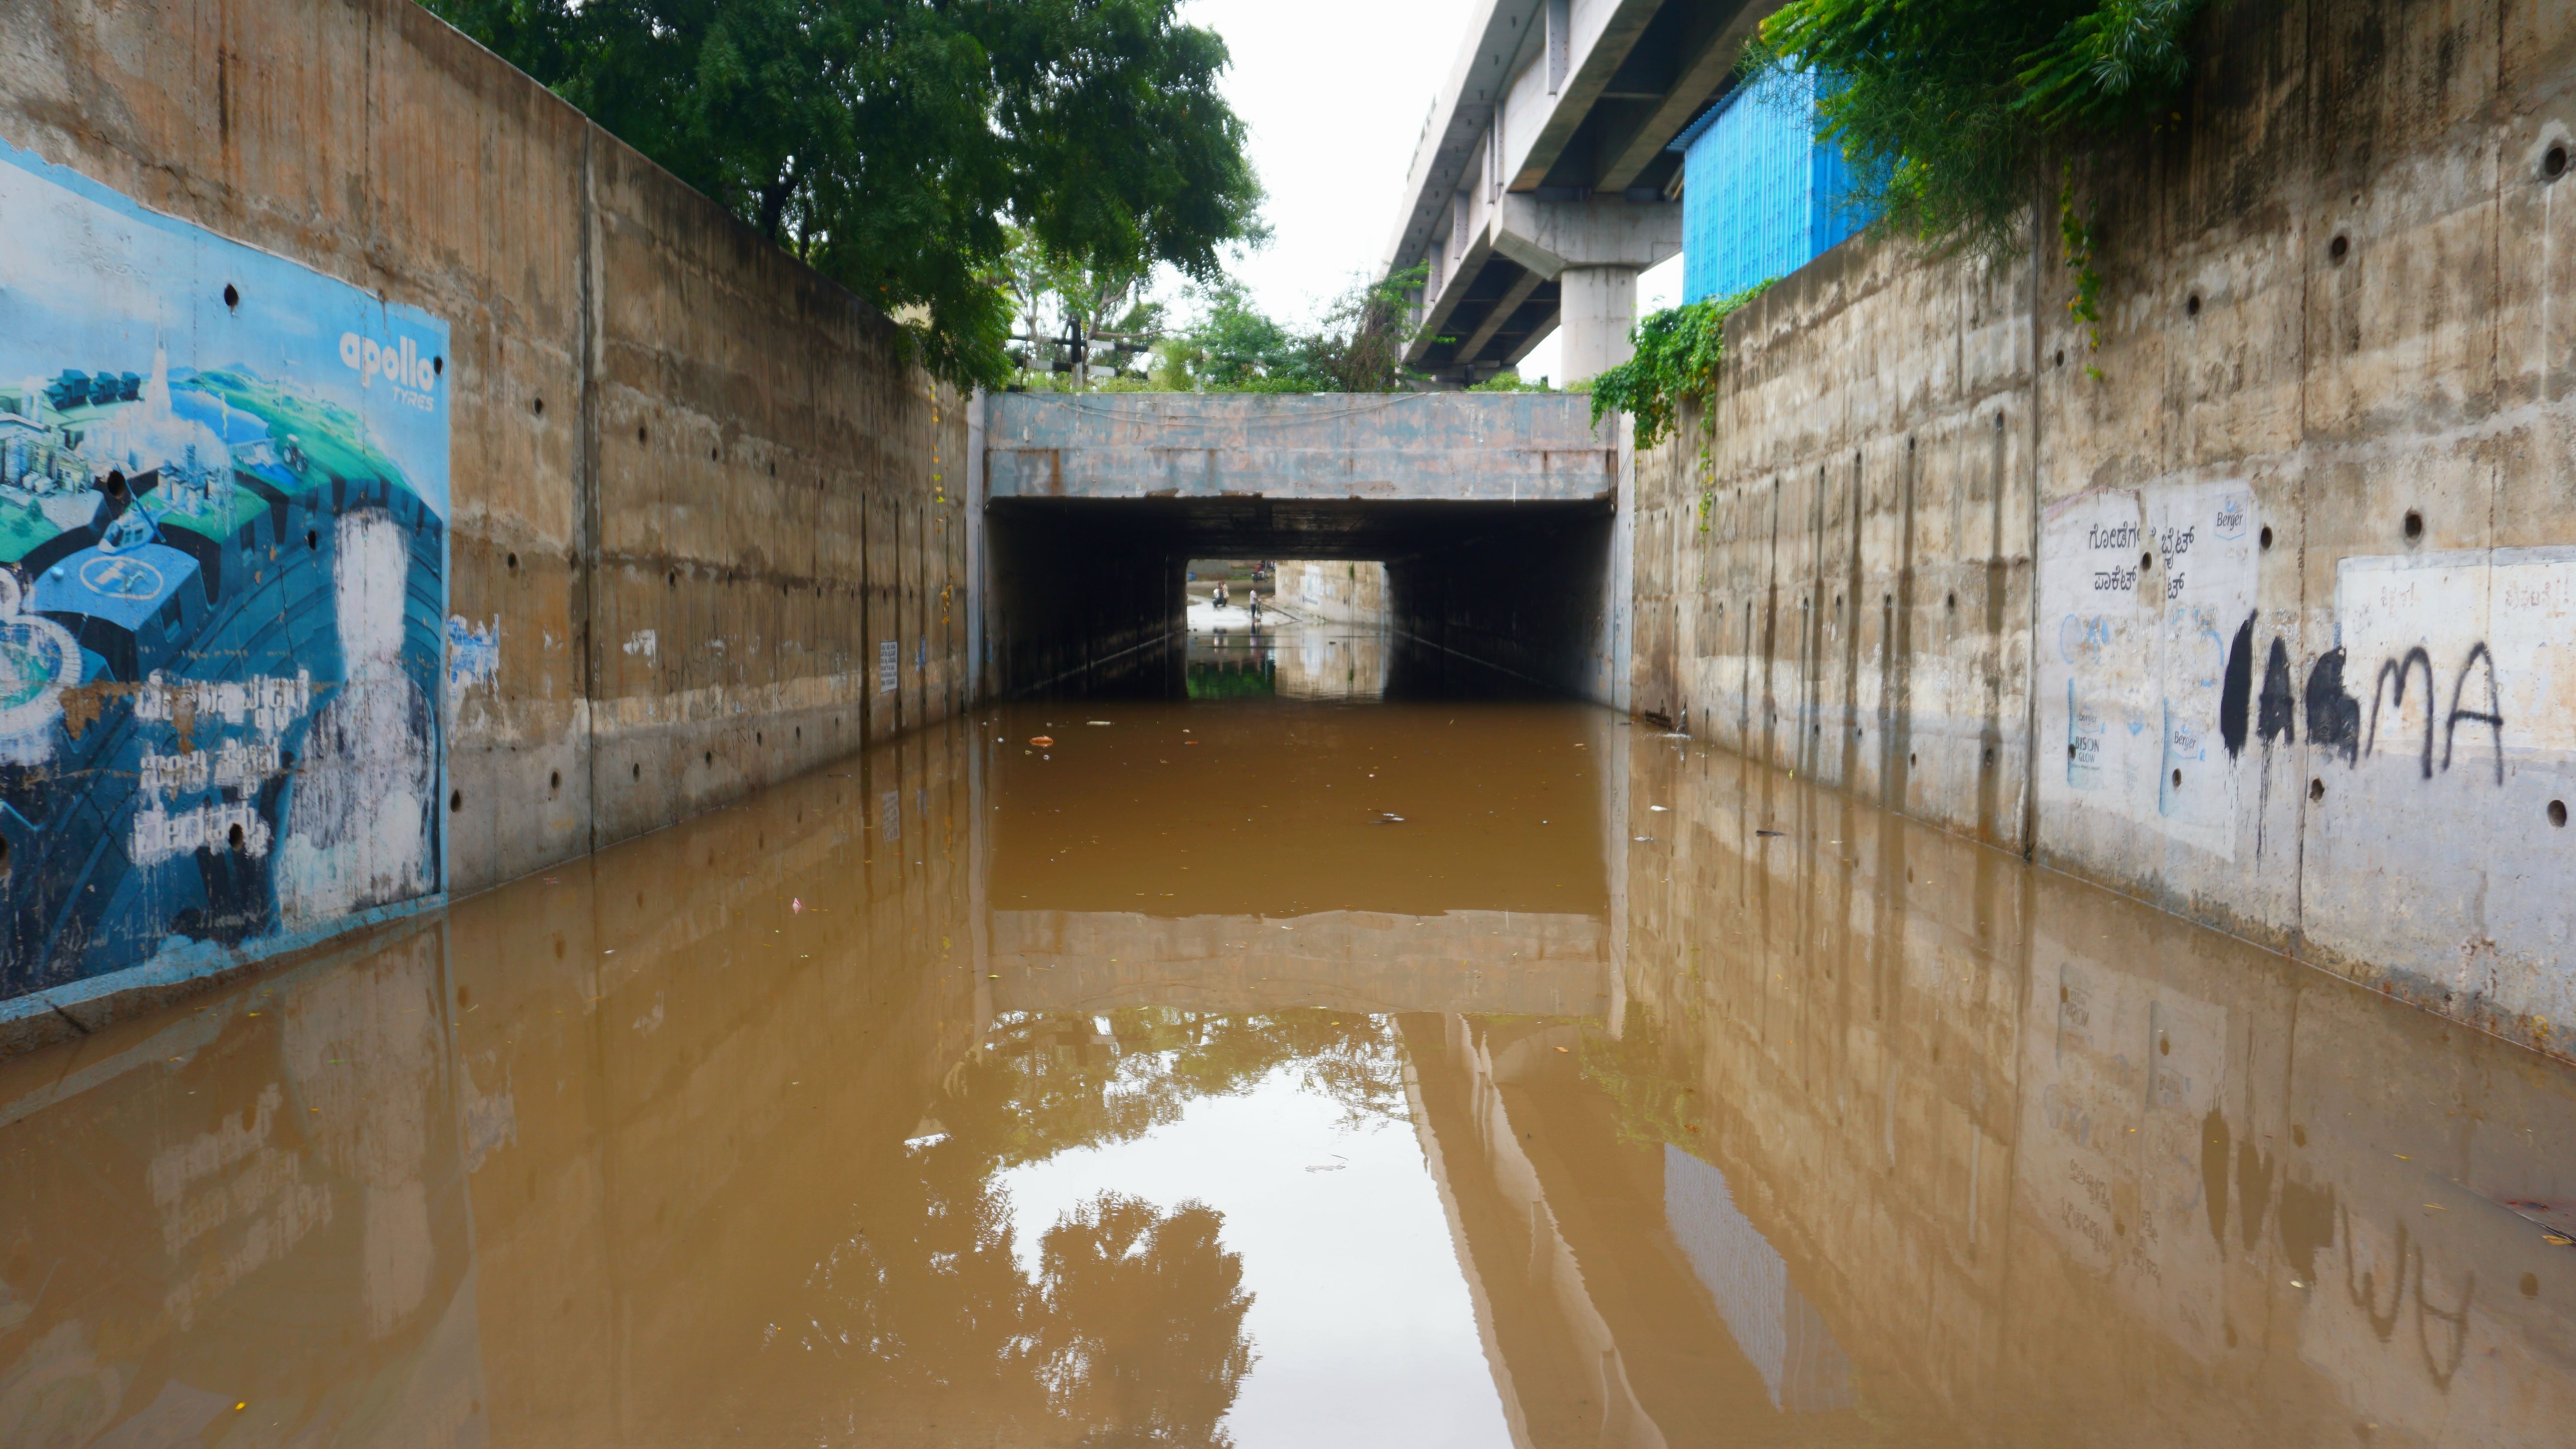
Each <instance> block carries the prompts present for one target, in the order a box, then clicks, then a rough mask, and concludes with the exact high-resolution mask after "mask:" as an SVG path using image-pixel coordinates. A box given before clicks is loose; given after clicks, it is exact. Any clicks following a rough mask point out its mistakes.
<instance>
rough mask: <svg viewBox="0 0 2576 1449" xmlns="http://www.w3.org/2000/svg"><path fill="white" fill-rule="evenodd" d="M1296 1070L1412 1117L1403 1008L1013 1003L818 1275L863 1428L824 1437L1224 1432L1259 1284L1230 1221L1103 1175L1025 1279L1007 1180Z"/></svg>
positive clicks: (818, 1308) (831, 1344) (1360, 1123)
mask: <svg viewBox="0 0 2576 1449" xmlns="http://www.w3.org/2000/svg"><path fill="white" fill-rule="evenodd" d="M1103 1027H1106V1028H1107V1029H1106V1030H1103ZM1282 1071H1287V1072H1293V1073H1295V1075H1296V1080H1297V1082H1298V1084H1299V1085H1300V1086H1301V1087H1303V1088H1304V1089H1305V1090H1308V1091H1314V1092H1318V1093H1321V1094H1323V1095H1325V1096H1326V1097H1328V1098H1330V1099H1332V1100H1333V1101H1335V1102H1337V1103H1339V1104H1340V1105H1341V1107H1342V1114H1343V1122H1344V1124H1345V1125H1346V1126H1348V1127H1352V1128H1358V1127H1364V1126H1383V1125H1387V1124H1390V1123H1395V1122H1402V1121H1404V1120H1406V1116H1405V1105H1404V1102H1405V1098H1404V1077H1403V1056H1402V1046H1401V1039H1400V1037H1399V1035H1398V1033H1397V1031H1396V1027H1395V1022H1394V1019H1393V1018H1391V1017H1374V1018H1373V1017H1363V1016H1349V1015H1343V1014H1339V1013H1333V1012H1324V1011H1310V1010H1308V1011H1287V1012H1277V1013H1269V1014H1264V1015H1258V1016H1218V1015H1212V1014H1205V1013H1195V1012H1182V1011H1173V1010H1167V1009H1162V1008H1149V1007H1136V1008H1127V1009H1122V1010H1118V1011H1113V1012H1109V1013H1105V1014H1102V1015H1099V1016H1070V1015H1067V1016H1036V1015H1024V1016H1008V1017H1004V1018H1002V1019H1000V1020H998V1021H996V1022H995V1023H994V1025H993V1027H992V1028H991V1030H990V1031H989V1032H988V1034H987V1036H986V1038H985V1044H984V1047H983V1048H982V1049H981V1050H979V1051H978V1052H976V1053H975V1054H974V1055H973V1056H971V1057H969V1058H968V1059H967V1060H966V1061H965V1062H963V1063H961V1064H960V1065H959V1066H958V1067H957V1069H956V1070H955V1071H953V1072H951V1073H950V1074H949V1077H948V1079H947V1082H946V1083H945V1084H944V1090H943V1091H942V1092H941V1093H940V1095H939V1096H938V1097H937V1098H936V1099H935V1100H934V1101H933V1102H932V1103H931V1104H930V1111H929V1113H928V1115H927V1119H926V1120H925V1121H924V1122H923V1123H922V1130H920V1131H917V1132H916V1133H915V1134H914V1139H913V1145H912V1146H911V1147H910V1148H908V1149H907V1150H906V1151H905V1153H904V1155H903V1158H902V1159H901V1162H900V1164H899V1165H896V1166H895V1168H894V1170H893V1171H892V1172H891V1173H890V1174H889V1176H888V1178H887V1180H886V1181H885V1182H884V1184H883V1191H882V1193H881V1194H880V1195H878V1196H877V1197H875V1198H874V1199H873V1200H871V1201H869V1202H867V1203H864V1204H860V1205H858V1207H857V1212H858V1216H857V1219H856V1220H855V1222H854V1224H853V1231H852V1233H851V1236H850V1237H849V1238H848V1239H846V1240H845V1241H844V1242H842V1243H841V1244H839V1245H838V1246H837V1247H836V1248H835V1249H834V1250H833V1251H832V1253H831V1254H830V1255H829V1256H828V1257H827V1258H826V1259H825V1260H824V1261H823V1262H822V1263H820V1264H818V1265H817V1266H816V1269H815V1271H814V1274H813V1276H812V1278H811V1279H810V1280H809V1286H810V1287H811V1288H812V1289H814V1290H815V1292H816V1294H817V1295H818V1301H816V1302H815V1303H813V1305H812V1312H811V1315H810V1318H809V1321H808V1322H807V1324H806V1325H805V1327H804V1328H803V1330H802V1331H801V1333H797V1334H796V1335H795V1336H796V1338H797V1339H798V1341H799V1344H798V1346H799V1347H801V1348H802V1349H804V1350H808V1351H812V1352H815V1353H818V1354H825V1355H828V1356H829V1357H830V1358H831V1359H832V1360H833V1362H834V1364H835V1366H836V1369H837V1370H839V1371H841V1372H843V1373H844V1374H845V1377H844V1379H843V1382H844V1383H845V1384H846V1386H847V1390H848V1402H849V1405H850V1419H849V1432H848V1433H847V1434H833V1433H831V1432H829V1431H828V1430H827V1432H826V1434H825V1436H824V1438H823V1439H822V1441H821V1442H825V1443H841V1442H858V1443H871V1444H874V1443H908V1442H925V1443H928V1442H942V1443H944V1442H966V1441H969V1440H979V1441H980V1440H983V1439H1001V1440H1004V1441H1006V1442H1012V1443H1025V1444H1049V1445H1068V1446H1070V1445H1084V1446H1129V1445H1157V1446H1160V1445H1199V1446H1209V1449H1215V1446H1222V1445H1224V1444H1226V1443H1228V1442H1229V1441H1228V1440H1227V1438H1226V1436H1225V1434H1224V1431H1223V1430H1222V1429H1221V1428H1220V1427H1219V1424H1220V1421H1221V1420H1222V1419H1223V1418H1224V1416H1225V1413H1226V1411H1227V1410H1228V1409H1229V1408H1230V1407H1232V1405H1233V1402H1234V1396H1235V1393H1236V1391H1237V1389H1238V1388H1239V1387H1240V1385H1241V1383H1242V1380H1243V1376H1244V1374H1245V1373H1246V1372H1248V1371H1249V1370H1250V1368H1251V1366H1252V1361H1253V1346H1252V1344H1251V1343H1250V1341H1249V1340H1247V1339H1246V1338H1245V1336H1244V1333H1243V1318H1244V1314H1245V1312H1246V1311H1247V1310H1248V1309H1249V1308H1250V1307H1251V1303H1252V1299H1251V1297H1250V1295H1248V1294H1246V1293H1244V1292H1243V1291H1242V1287H1241V1284H1242V1277H1243V1264H1242V1259H1241V1257H1240V1256H1239V1255H1237V1254H1235V1253H1232V1252H1229V1251H1227V1250H1226V1249H1225V1247H1224V1245H1223V1244H1222V1243H1221V1242H1220V1241H1219V1237H1218V1235H1219V1231H1220V1229H1221V1228H1222V1227H1223V1225H1224V1219H1223V1216H1222V1215H1221V1214H1219V1213H1217V1212H1216V1211H1214V1210H1213V1209H1210V1208H1208V1207H1206V1206H1205V1205H1203V1204H1199V1203H1194V1202H1185V1203H1181V1204H1179V1205H1177V1206H1174V1207H1172V1208H1170V1209H1169V1210H1165V1209H1161V1208H1157V1207H1155V1206H1154V1205H1153V1204H1150V1203H1146V1202H1143V1201H1140V1200H1138V1199H1135V1198H1128V1197H1121V1196H1118V1195H1115V1194H1103V1195H1102V1196H1100V1197H1098V1198H1095V1199H1093V1200H1092V1201H1091V1202H1089V1203H1086V1204H1084V1205H1083V1207H1082V1208H1081V1209H1079V1210H1078V1211H1076V1212H1075V1213H1073V1214H1070V1215H1068V1216H1067V1217H1065V1218H1064V1219H1062V1220H1060V1221H1059V1222H1057V1223H1056V1225H1055V1226H1054V1227H1053V1228H1051V1229H1049V1230H1048V1231H1047V1233H1046V1234H1045V1236H1044V1237H1043V1239H1042V1240H1041V1242H1040V1244H1039V1253H1038V1271H1037V1272H1036V1274H1035V1275H1034V1276H1031V1275H1028V1274H1025V1273H1023V1272H1022V1270H1021V1267H1020V1264H1019V1261H1018V1258H1017V1255H1016V1253H1015V1252H1014V1247H1015V1244H1014V1241H1013V1233H1012V1228H1011V1214H1010V1201H1009V1197H1008V1194H1007V1193H1005V1192H1004V1191H1002V1190H1001V1189H1000V1187H999V1186H998V1185H997V1184H996V1183H995V1181H994V1178H995V1175H996V1174H997V1173H998V1172H1000V1171H1001V1170H1003V1169H1006V1168H1009V1167H1014V1166H1018V1165H1021V1164H1025V1163H1031V1162H1038V1161H1043V1160H1045V1159H1046V1158H1049V1157H1052V1156H1054V1155H1055V1154H1056V1153H1059V1152H1064V1151H1069V1150H1074V1149H1078V1148H1085V1147H1097V1146H1103V1145H1107V1144H1110V1143H1115V1142H1124V1141H1130V1140H1133V1139H1135V1138H1137V1137H1141V1136H1143V1135H1144V1134H1145V1133H1147V1132H1149V1131H1151V1130H1153V1129H1154V1128H1155V1127H1158V1126H1161V1125H1164V1124H1166V1123H1170V1122H1173V1121H1176V1120H1178V1119H1179V1117H1180V1116H1181V1114H1182V1112H1183V1111H1184V1110H1185V1109H1186V1108H1187V1107H1188V1105H1189V1103H1190V1102H1192V1101H1194V1100H1197V1099H1199V1098H1203V1097H1213V1096H1231V1095H1237V1094H1240V1093H1243V1092H1248V1091H1250V1090H1252V1088H1253V1087H1254V1086H1256V1085H1257V1084H1259V1083H1260V1082H1262V1081H1263V1080H1264V1079H1265V1078H1268V1077H1270V1076H1271V1075H1272V1074H1273V1073H1277V1072H1282ZM786 1332H787V1331H784V1330H782V1334H781V1336H782V1337H784V1336H786Z"/></svg>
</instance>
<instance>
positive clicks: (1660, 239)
mask: <svg viewBox="0 0 2576 1449" xmlns="http://www.w3.org/2000/svg"><path fill="white" fill-rule="evenodd" d="M1493 246H1494V250H1495V251H1497V252H1500V253H1501V254H1502V255H1504V256H1507V257H1509V258H1511V259H1512V260H1513V261H1516V262H1518V263H1520V264H1521V265H1522V266H1524V267H1527V268H1529V269H1530V270H1531V271H1533V272H1536V273H1538V274H1539V275H1540V276H1542V277H1546V278H1551V279H1553V278H1555V277H1556V276H1558V275H1559V274H1560V273H1562V272H1564V271H1565V270H1566V269H1567V268H1569V267H1632V268H1635V269H1637V270H1640V271H1642V270H1644V269H1645V268H1647V267H1651V266H1653V265H1655V264H1656V263H1657V262H1660V261H1664V260H1665V259H1667V258H1670V257H1677V256H1680V255H1681V251H1682V209H1681V207H1680V205H1679V204H1677V203H1674V202H1669V201H1655V202H1637V201H1624V200H1619V199H1616V198H1595V199H1593V200H1590V201H1540V200H1538V199H1537V198H1535V197H1530V196H1520V195H1511V196H1505V197H1504V198H1503V204H1502V206H1501V207H1500V208H1498V209H1497V211H1496V213H1495V216H1494V241H1493Z"/></svg>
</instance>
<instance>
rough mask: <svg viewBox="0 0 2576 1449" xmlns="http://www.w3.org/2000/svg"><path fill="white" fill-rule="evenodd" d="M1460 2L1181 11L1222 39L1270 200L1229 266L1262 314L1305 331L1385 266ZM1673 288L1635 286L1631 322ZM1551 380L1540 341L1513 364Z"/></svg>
mask: <svg viewBox="0 0 2576 1449" xmlns="http://www.w3.org/2000/svg"><path fill="white" fill-rule="evenodd" d="M1469 4H1470V0H1299V3H1295V4H1282V3H1280V0H1189V3H1188V4H1187V5H1186V7H1185V8H1184V10H1183V13H1184V14H1185V15H1186V16H1187V17H1188V19H1189V20H1190V22H1191V23H1192V24H1196V25H1204V26H1207V27H1208V28H1209V29H1211V30H1214V31H1215V32H1216V33H1217V34H1219V35H1222V36H1224V37H1225V43H1226V48H1227V49H1228V50H1229V51H1231V52H1232V53H1233V55H1234V68H1233V70H1232V71H1230V72H1229V73H1228V74H1227V76H1226V80H1225V92H1226V96H1227V98H1228V99H1229V100H1230V101H1232V102H1233V104H1234V109H1235V112H1236V114H1238V115H1240V116H1242V117H1243V119H1244V121H1245V123H1246V124H1247V125H1249V126H1250V127H1251V130H1252V161H1253V165H1254V166H1255V167H1256V168H1257V169H1258V170H1259V171H1260V173H1261V182H1262V185H1263V186H1265V187H1266V188H1268V190H1269V192H1270V204H1269V218H1270V226H1271V230H1272V232H1273V233H1274V234H1275V235H1274V239H1273V240H1272V242H1271V244H1270V245H1269V246H1268V247H1267V248H1265V249H1263V250H1261V251H1258V252H1255V253H1253V254H1251V255H1250V256H1248V257H1246V258H1244V259H1243V261H1242V263H1241V265H1240V266H1239V267H1238V268H1237V269H1236V273H1237V275H1238V276H1240V277H1241V278H1242V279H1243V281H1244V283H1245V285H1247V286H1248V287H1250V288H1251V291H1252V294H1253V297H1254V299H1255V300H1256V301H1257V302H1258V303H1259V304H1260V306H1261V308H1262V310H1263V311H1265V312H1268V313H1269V314H1270V315H1271V316H1273V317H1277V318H1279V319H1281V320H1282V321H1287V322H1291V323H1296V324H1303V323H1306V322H1310V321H1311V320H1312V319H1313V318H1314V317H1315V315H1316V314H1317V313H1318V312H1319V311H1320V310H1321V309H1322V307H1323V304H1325V303H1326V302H1329V301H1330V300H1331V299H1332V298H1333V297H1335V296H1337V295H1339V294H1340V292H1341V291H1342V289H1343V288H1344V287H1346V286H1348V285H1349V284H1350V282H1351V279H1352V276H1353V274H1354V273H1358V272H1362V271H1372V272H1373V271H1375V270H1376V268H1377V267H1378V265H1379V264H1380V263H1381V262H1383V261H1384V260H1385V258H1384V255H1383V253H1384V251H1385V249H1386V244H1387V238H1388V236H1389V234H1390V233H1392V232H1393V231H1394V230H1395V218H1396V208H1397V207H1398V206H1399V205H1400V204H1401V203H1402V200H1403V195H1402V192H1403V187H1404V170H1405V167H1406V166H1407V165H1408V164H1409V163H1410V162H1411V161H1412V159H1413V143H1414V139H1415V138H1416V137H1417V136H1419V135H1420V134H1421V133H1422V118H1423V116H1424V114H1425V113H1427V112H1428V111H1429V110H1430V109H1431V98H1432V95H1433V94H1434V92H1436V91H1437V90H1438V89H1439V86H1440V83H1441V81H1443V80H1444V79H1446V78H1447V77H1448V74H1449V68H1450V66H1451V65H1452V64H1453V63H1454V62H1455V61H1456V59H1457V55H1458V47H1459V46H1460V45H1461V44H1462V43H1463V42H1464V40H1465V38H1466V29H1467V18H1468V9H1469ZM1680 287H1681V277H1680V268H1679V267H1678V266H1673V265H1669V264H1668V265H1667V266H1665V267H1662V268H1658V269H1657V271H1656V272H1655V273H1650V274H1649V275H1648V276H1647V277H1646V278H1645V279H1644V281H1643V283H1642V284H1641V285H1640V287H1639V289H1638V290H1639V296H1638V308H1639V310H1640V312H1644V311H1647V310H1651V309H1652V308H1655V307H1663V306H1669V305H1671V304H1672V303H1673V301H1675V300H1677V298H1678V296H1679V292H1680ZM1521 370H1522V372H1523V373H1524V374H1525V375H1527V376H1530V377H1538V376H1542V375H1545V376H1550V377H1553V376H1555V375H1556V372H1557V344H1556V339H1555V338H1554V337H1553V336H1550V337H1549V338H1548V340H1546V341H1545V342H1542V343H1540V344H1539V346H1538V348H1537V350H1536V351H1534V352H1533V353H1531V354H1530V357H1529V359H1528V360H1527V361H1526V362H1524V363H1523V364H1522V365H1521Z"/></svg>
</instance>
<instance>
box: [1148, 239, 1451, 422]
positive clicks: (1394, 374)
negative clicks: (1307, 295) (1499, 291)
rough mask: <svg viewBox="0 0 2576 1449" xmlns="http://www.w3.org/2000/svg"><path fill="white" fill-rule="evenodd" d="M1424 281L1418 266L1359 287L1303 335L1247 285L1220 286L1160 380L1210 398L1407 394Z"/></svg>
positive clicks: (1206, 295) (1207, 294) (1211, 290)
mask: <svg viewBox="0 0 2576 1449" xmlns="http://www.w3.org/2000/svg"><path fill="white" fill-rule="evenodd" d="M1424 275H1425V272H1424V269H1423V268H1420V267H1416V268H1414V269H1413V270H1411V271H1408V272H1399V273H1397V274H1396V275H1394V276H1392V277H1388V278H1386V279H1384V280H1382V281H1374V282H1373V281H1369V280H1367V279H1366V278H1361V279H1359V280H1357V281H1354V282H1353V283H1352V284H1351V285H1350V286H1349V287H1347V288H1346V289H1344V290H1343V292H1342V294H1341V295H1340V296H1339V297H1337V298H1335V299H1334V300H1333V303H1332V305H1331V306H1330V307H1328V308H1326V309H1325V311H1324V316H1323V323H1322V325H1321V326H1320V327H1317V328H1315V329H1314V330H1312V331H1303V332H1301V331H1296V330H1292V329H1291V328H1289V327H1287V326H1285V325H1283V324H1282V323H1280V322H1279V321H1277V320H1276V319H1274V318H1272V317H1271V316H1269V315H1268V314H1267V313H1264V312H1263V311H1262V310H1261V309H1260V308H1258V307H1256V306H1254V305H1253V302H1252V299H1251V297H1250V296H1249V295H1247V294H1246V293H1245V292H1244V291H1243V289H1242V288H1241V287H1240V286H1237V285H1235V284H1233V283H1232V282H1221V283H1218V284H1216V285H1214V286H1211V287H1208V288H1205V289H1203V290H1202V292H1201V293H1200V300H1201V303H1202V305H1203V306H1204V307H1205V309H1206V310H1205V312H1204V314H1203V315H1202V316H1201V318H1200V320H1199V322H1198V324H1197V325H1196V326H1194V327H1192V328H1191V329H1190V330H1189V331H1188V332H1187V333H1186V334H1184V335H1183V336H1181V337H1180V338H1178V339H1176V340H1177V342H1178V346H1177V347H1176V348H1173V349H1169V350H1167V352H1166V354H1165V361H1164V365H1163V367H1162V368H1161V369H1159V370H1158V373H1157V376H1158V377H1163V378H1168V379H1170V380H1171V381H1172V382H1173V383H1175V384H1178V385H1181V386H1189V387H1195V388H1198V389H1201V390H1204V391H1208V392H1401V391H1403V390H1404V389H1405V388H1406V387H1407V386H1408V384H1409V382H1410V380H1411V375H1410V374H1409V373H1407V372H1406V370H1405V367H1404V352H1405V349H1406V347H1408V346H1410V345H1411V343H1412V341H1413V337H1414V333H1415V330H1416V329H1415V327H1414V322H1413V304H1412V298H1411V293H1412V291H1413V290H1414V289H1416V288H1418V287H1420V286H1421V285H1422V279H1423V276H1424Z"/></svg>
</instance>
